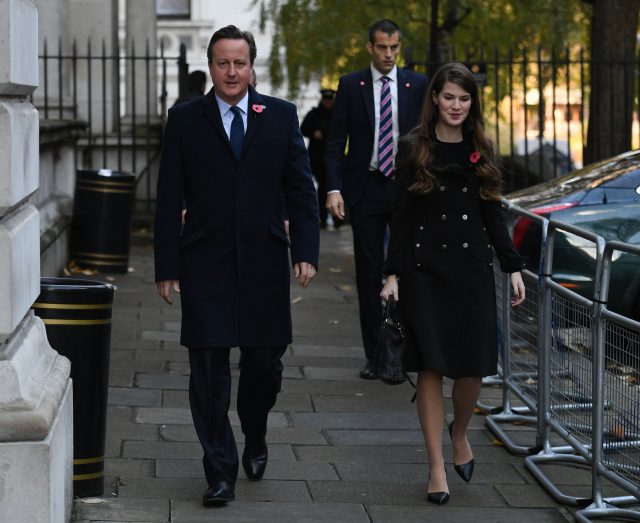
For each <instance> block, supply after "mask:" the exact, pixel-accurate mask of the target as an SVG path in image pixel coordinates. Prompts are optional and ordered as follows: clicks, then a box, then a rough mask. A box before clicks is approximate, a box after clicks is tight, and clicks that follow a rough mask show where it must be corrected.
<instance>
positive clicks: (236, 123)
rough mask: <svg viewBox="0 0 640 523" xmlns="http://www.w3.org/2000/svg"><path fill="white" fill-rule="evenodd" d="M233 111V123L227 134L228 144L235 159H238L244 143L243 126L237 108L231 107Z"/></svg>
mask: <svg viewBox="0 0 640 523" xmlns="http://www.w3.org/2000/svg"><path fill="white" fill-rule="evenodd" d="M231 111H233V121H232V122H231V132H230V133H229V142H230V143H231V149H232V150H233V154H234V155H235V157H236V159H237V160H239V159H240V154H241V153H242V142H243V141H244V124H243V123H242V114H241V112H240V108H239V107H237V106H235V105H234V106H233V107H231Z"/></svg>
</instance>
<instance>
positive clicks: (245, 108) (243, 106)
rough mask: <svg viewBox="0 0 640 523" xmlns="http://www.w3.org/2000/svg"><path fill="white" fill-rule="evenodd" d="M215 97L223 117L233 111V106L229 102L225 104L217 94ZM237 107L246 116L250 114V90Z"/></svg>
mask: <svg viewBox="0 0 640 523" xmlns="http://www.w3.org/2000/svg"><path fill="white" fill-rule="evenodd" d="M214 93H215V91H214ZM215 97H216V102H218V108H219V109H220V114H221V115H222V116H224V115H226V114H227V113H228V112H229V110H230V109H231V107H232V106H231V104H228V103H227V102H225V101H224V100H223V99H222V98H220V97H219V96H218V95H217V94H216V95H215ZM236 107H239V108H240V110H241V111H242V112H244V114H248V113H249V89H247V92H246V93H245V95H244V96H243V97H242V100H240V101H239V102H238V103H237V104H236Z"/></svg>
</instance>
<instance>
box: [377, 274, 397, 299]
mask: <svg viewBox="0 0 640 523" xmlns="http://www.w3.org/2000/svg"><path fill="white" fill-rule="evenodd" d="M390 294H393V298H394V299H395V300H396V301H398V300H399V298H398V278H396V275H395V274H389V276H387V281H386V282H385V284H384V287H382V290H381V291H380V297H381V298H382V299H383V300H384V301H387V300H388V299H389V295H390Z"/></svg>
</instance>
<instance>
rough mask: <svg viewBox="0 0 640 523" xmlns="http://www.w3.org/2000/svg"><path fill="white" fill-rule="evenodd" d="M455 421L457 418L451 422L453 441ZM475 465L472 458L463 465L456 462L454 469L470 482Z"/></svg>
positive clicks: (450, 431) (450, 428) (450, 430)
mask: <svg viewBox="0 0 640 523" xmlns="http://www.w3.org/2000/svg"><path fill="white" fill-rule="evenodd" d="M454 423H455V420H454V421H452V422H451V423H449V437H450V438H451V442H452V443H453V424H454ZM473 466H474V462H473V459H471V461H468V462H467V463H463V464H462V465H456V464H455V463H454V464H453V470H455V471H456V472H457V473H458V476H460V477H461V478H462V479H463V480H464V481H465V482H466V483H469V481H471V477H472V476H473Z"/></svg>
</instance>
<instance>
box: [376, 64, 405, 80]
mask: <svg viewBox="0 0 640 523" xmlns="http://www.w3.org/2000/svg"><path fill="white" fill-rule="evenodd" d="M369 67H370V68H371V76H372V77H373V83H374V84H375V83H376V82H377V81H378V80H380V78H382V77H383V76H386V77H387V78H388V79H389V80H391V81H392V82H396V83H398V66H397V65H394V66H393V69H391V71H389V73H387V74H382V73H381V72H380V71H378V70H377V69H376V68H375V67H373V64H371V65H370V66H369Z"/></svg>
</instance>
